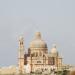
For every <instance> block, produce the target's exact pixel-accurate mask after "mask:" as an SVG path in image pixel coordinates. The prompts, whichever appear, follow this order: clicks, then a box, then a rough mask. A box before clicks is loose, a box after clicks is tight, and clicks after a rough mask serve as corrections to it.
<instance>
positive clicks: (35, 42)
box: [30, 32, 47, 48]
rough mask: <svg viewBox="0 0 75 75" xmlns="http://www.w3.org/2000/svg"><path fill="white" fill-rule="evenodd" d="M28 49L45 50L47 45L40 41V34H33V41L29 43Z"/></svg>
mask: <svg viewBox="0 0 75 75" xmlns="http://www.w3.org/2000/svg"><path fill="white" fill-rule="evenodd" d="M30 48H47V44H46V43H45V41H44V40H42V39H41V33H40V32H36V33H35V39H34V40H33V41H31V43H30Z"/></svg>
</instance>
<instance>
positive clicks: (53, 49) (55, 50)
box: [51, 44, 58, 54]
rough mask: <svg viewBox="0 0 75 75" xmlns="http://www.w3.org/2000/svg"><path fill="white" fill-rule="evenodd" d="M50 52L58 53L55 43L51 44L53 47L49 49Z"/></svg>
mask: <svg viewBox="0 0 75 75" xmlns="http://www.w3.org/2000/svg"><path fill="white" fill-rule="evenodd" d="M51 53H53V54H56V53H58V52H57V49H56V45H55V44H53V48H52V49H51Z"/></svg>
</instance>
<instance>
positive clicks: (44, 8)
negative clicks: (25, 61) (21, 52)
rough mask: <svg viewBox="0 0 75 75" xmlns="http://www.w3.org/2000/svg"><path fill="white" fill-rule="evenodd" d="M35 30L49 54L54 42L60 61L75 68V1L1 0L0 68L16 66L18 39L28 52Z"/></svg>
mask: <svg viewBox="0 0 75 75" xmlns="http://www.w3.org/2000/svg"><path fill="white" fill-rule="evenodd" d="M37 31H40V32H41V34H42V38H43V39H44V40H45V42H46V43H47V45H48V50H49V51H50V49H51V48H52V44H53V43H56V44H57V50H58V51H59V53H60V55H61V56H62V57H63V62H64V63H65V64H72V65H75V59H74V57H75V0H0V66H8V65H17V62H18V59H17V58H18V37H19V36H20V35H23V36H24V43H25V50H27V48H28V47H29V43H30V41H31V40H32V39H33V38H34V34H35V32H37Z"/></svg>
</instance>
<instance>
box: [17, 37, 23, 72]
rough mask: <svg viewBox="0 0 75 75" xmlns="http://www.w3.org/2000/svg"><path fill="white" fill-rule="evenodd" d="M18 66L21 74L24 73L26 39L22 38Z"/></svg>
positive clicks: (20, 39)
mask: <svg viewBox="0 0 75 75" xmlns="http://www.w3.org/2000/svg"><path fill="white" fill-rule="evenodd" d="M18 57H19V58H18V60H19V61H18V62H19V64H18V66H19V72H20V73H24V39H23V37H22V36H21V37H20V38H19V55H18Z"/></svg>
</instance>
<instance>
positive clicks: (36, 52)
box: [19, 32, 62, 72]
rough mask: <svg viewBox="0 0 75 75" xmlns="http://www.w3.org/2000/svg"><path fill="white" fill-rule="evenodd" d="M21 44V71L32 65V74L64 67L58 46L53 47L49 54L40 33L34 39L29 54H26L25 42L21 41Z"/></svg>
mask: <svg viewBox="0 0 75 75" xmlns="http://www.w3.org/2000/svg"><path fill="white" fill-rule="evenodd" d="M19 42H20V50H21V51H20V55H19V56H20V57H19V66H20V68H21V69H22V68H23V66H24V65H27V64H29V65H30V68H31V72H34V71H36V70H47V69H50V68H51V67H54V68H56V69H58V68H61V67H62V57H60V56H59V53H58V51H57V48H56V45H53V47H52V49H51V50H50V52H48V47H47V44H46V43H45V41H44V40H43V39H42V37H41V33H40V32H36V33H35V36H34V39H33V40H32V41H31V42H30V45H29V48H28V53H24V43H23V42H24V41H23V40H22V39H20V41H19ZM23 55H24V58H23ZM21 57H22V58H21Z"/></svg>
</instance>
